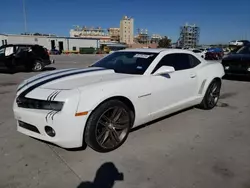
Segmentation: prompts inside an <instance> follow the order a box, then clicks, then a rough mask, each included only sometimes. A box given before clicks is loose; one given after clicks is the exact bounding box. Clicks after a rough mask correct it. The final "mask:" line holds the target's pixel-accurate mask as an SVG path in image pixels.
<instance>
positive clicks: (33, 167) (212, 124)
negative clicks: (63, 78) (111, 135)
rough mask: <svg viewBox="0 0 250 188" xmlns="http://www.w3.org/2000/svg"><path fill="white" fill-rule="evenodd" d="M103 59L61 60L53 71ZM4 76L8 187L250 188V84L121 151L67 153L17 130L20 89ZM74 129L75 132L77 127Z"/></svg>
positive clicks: (227, 83) (137, 136)
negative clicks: (14, 105) (14, 107)
mask: <svg viewBox="0 0 250 188" xmlns="http://www.w3.org/2000/svg"><path fill="white" fill-rule="evenodd" d="M100 57H101V55H68V56H66V55H62V56H53V58H55V60H56V63H55V64H54V65H52V66H50V67H49V68H47V70H46V71H50V70H53V69H55V68H56V69H60V68H68V67H85V66H87V65H90V64H91V63H93V62H94V61H96V60H98V59H99V58H100ZM35 74H37V73H27V72H24V71H22V70H20V72H17V73H15V74H8V73H6V72H4V71H2V73H0V104H1V106H0V188H29V187H30V188H36V187H38V188H52V187H53V188H54V187H58V188H59V187H60V188H90V187H91V186H92V187H93V186H95V187H98V188H111V187H114V188H217V187H218V188H250V123H249V122H250V99H249V96H250V82H249V81H245V80H244V79H243V80H237V79H230V80H226V79H225V80H223V85H222V94H221V99H220V101H219V104H218V106H217V107H216V108H214V109H213V110H209V111H204V110H200V109H196V108H191V109H188V110H185V111H182V112H180V113H176V114H174V115H171V116H168V117H166V118H162V119H161V120H158V121H155V122H153V123H150V124H148V125H145V126H141V127H139V128H137V129H133V130H132V132H131V133H130V135H129V137H128V139H127V141H126V142H125V143H124V144H123V145H122V146H121V147H120V148H118V149H117V150H115V151H113V152H110V153H106V154H101V153H97V152H95V151H93V150H91V149H90V148H86V149H85V150H65V149H62V148H59V147H57V146H53V145H51V144H48V143H44V142H41V141H38V140H36V139H33V138H30V137H28V136H25V135H22V134H20V133H18V132H17V131H16V122H15V120H14V117H13V112H12V103H13V99H14V96H15V90H16V88H17V85H18V84H19V83H20V82H21V81H22V80H23V79H25V78H28V77H31V76H32V75H35ZM69 126H70V125H69Z"/></svg>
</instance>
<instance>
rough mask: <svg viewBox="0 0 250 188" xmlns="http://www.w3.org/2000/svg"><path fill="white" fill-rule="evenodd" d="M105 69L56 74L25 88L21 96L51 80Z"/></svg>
mask: <svg viewBox="0 0 250 188" xmlns="http://www.w3.org/2000/svg"><path fill="white" fill-rule="evenodd" d="M104 70H106V69H104V68H101V69H91V70H84V71H79V72H73V73H69V74H63V75H59V76H55V77H53V78H49V79H47V80H44V81H42V82H39V83H37V84H35V85H33V86H31V87H29V88H28V89H26V90H24V91H23V92H22V93H21V94H20V95H19V96H20V97H25V95H27V94H28V93H29V92H31V91H33V90H34V89H36V88H38V87H40V86H42V85H44V84H47V83H49V82H52V81H55V80H58V79H61V78H65V77H68V76H74V75H77V74H82V73H88V72H96V71H104Z"/></svg>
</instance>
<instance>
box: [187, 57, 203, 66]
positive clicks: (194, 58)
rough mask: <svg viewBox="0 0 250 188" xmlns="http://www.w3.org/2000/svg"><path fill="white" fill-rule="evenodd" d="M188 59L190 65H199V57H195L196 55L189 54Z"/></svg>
mask: <svg viewBox="0 0 250 188" xmlns="http://www.w3.org/2000/svg"><path fill="white" fill-rule="evenodd" d="M189 61H190V65H191V67H196V66H197V65H199V64H200V63H201V62H200V60H199V59H197V58H196V57H194V56H193V55H191V54H190V55H189Z"/></svg>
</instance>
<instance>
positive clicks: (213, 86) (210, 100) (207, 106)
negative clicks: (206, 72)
mask: <svg viewBox="0 0 250 188" xmlns="http://www.w3.org/2000/svg"><path fill="white" fill-rule="evenodd" d="M220 89H221V81H219V80H213V81H212V82H211V83H210V85H209V86H208V88H207V91H206V93H205V96H204V98H203V100H202V102H201V103H200V104H199V106H198V107H199V108H201V109H204V110H211V109H213V108H214V107H215V106H216V105H217V102H218V100H219V98H220Z"/></svg>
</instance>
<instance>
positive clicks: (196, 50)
mask: <svg viewBox="0 0 250 188" xmlns="http://www.w3.org/2000/svg"><path fill="white" fill-rule="evenodd" d="M193 52H194V53H196V54H197V55H199V56H200V57H202V58H205V57H206V52H207V51H206V50H200V49H194V50H193Z"/></svg>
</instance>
